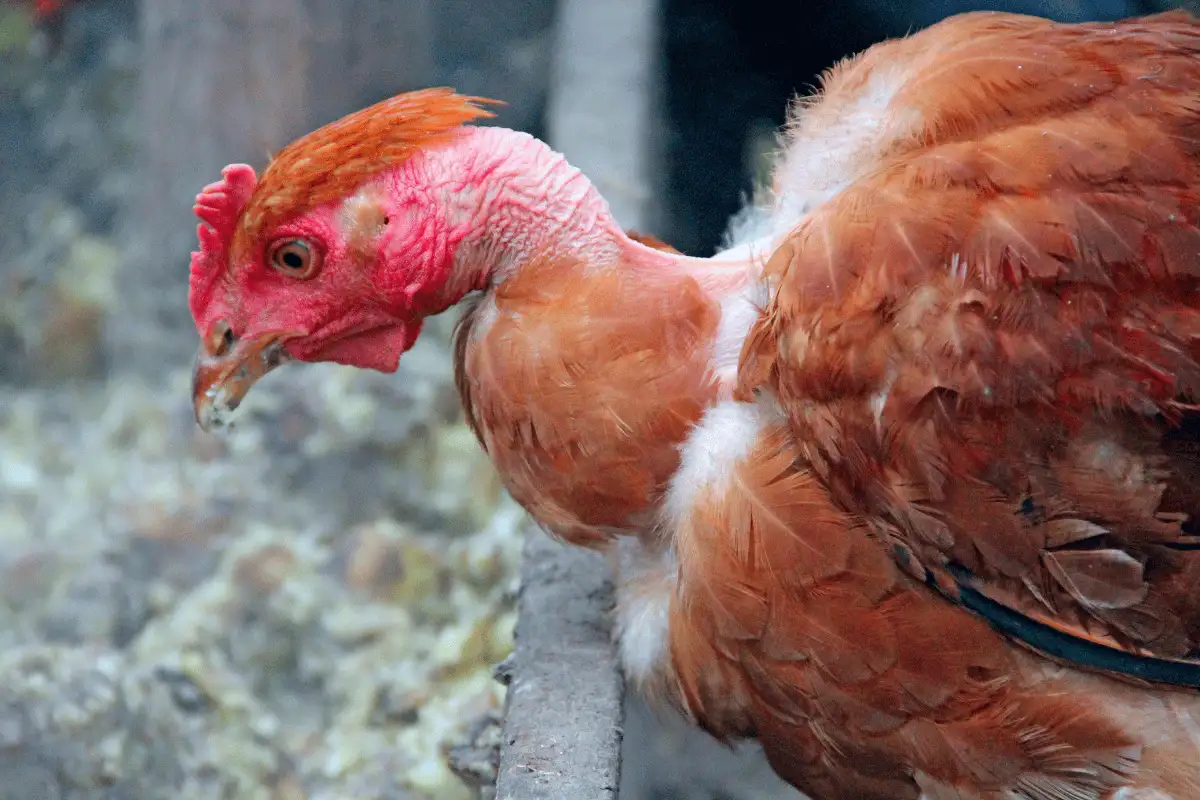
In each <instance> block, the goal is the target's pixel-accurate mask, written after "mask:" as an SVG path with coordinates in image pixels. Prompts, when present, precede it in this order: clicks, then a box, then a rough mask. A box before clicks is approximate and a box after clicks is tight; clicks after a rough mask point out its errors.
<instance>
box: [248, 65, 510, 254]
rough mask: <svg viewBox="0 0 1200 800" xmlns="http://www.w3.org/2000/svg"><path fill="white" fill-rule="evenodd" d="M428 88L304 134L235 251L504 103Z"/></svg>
mask: <svg viewBox="0 0 1200 800" xmlns="http://www.w3.org/2000/svg"><path fill="white" fill-rule="evenodd" d="M496 102H498V101H495V100H488V99H487V98H482V97H468V96H464V95H460V94H456V93H455V92H454V91H453V90H451V89H446V88H436V89H424V90H422V91H417V92H409V93H407V94H399V95H396V96H395V97H390V98H388V99H387V100H383V101H380V102H378V103H376V104H375V105H373V106H368V107H367V108H364V109H362V110H360V111H356V112H354V113H352V114H348V115H346V116H344V117H342V118H341V119H339V120H336V121H334V122H331V123H329V124H328V125H325V126H324V127H321V128H318V129H317V130H315V131H313V132H312V133H309V134H307V135H305V136H301V137H300V138H299V139H296V140H295V141H294V142H292V143H291V144H289V145H288V146H287V147H285V148H283V150H281V151H279V153H278V154H277V155H276V156H275V157H274V158H273V159H271V163H270V164H269V165H268V166H267V168H266V170H264V171H263V174H262V177H261V178H260V180H259V182H258V185H257V186H256V187H255V189H254V192H253V194H251V195H250V198H249V201H248V202H247V204H246V207H245V209H244V210H243V211H242V214H241V222H240V224H239V225H238V227H237V230H236V232H235V233H234V238H233V242H232V248H233V249H232V252H231V256H233V257H234V258H238V257H240V256H244V255H245V248H247V247H249V246H250V244H251V243H252V242H254V241H255V240H257V239H258V238H259V237H260V236H261V234H262V233H263V232H264V231H266V230H269V229H270V228H271V226H272V225H274V224H275V223H277V222H279V221H280V220H282V219H284V218H286V217H288V216H291V215H293V214H299V213H303V212H305V211H307V210H309V209H311V208H314V207H316V206H319V205H321V204H323V203H328V202H331V201H333V200H338V199H341V198H343V197H347V196H349V195H350V194H351V193H353V192H354V190H355V189H356V188H357V187H358V186H359V185H361V184H362V183H363V182H364V181H366V180H367V179H368V178H371V177H372V176H374V175H376V174H378V173H380V172H382V171H384V170H387V169H394V168H395V167H398V166H400V164H402V163H404V162H405V161H407V160H408V159H409V158H410V157H411V156H412V154H413V153H416V152H418V151H419V150H421V149H423V148H426V147H430V146H432V145H435V144H438V143H440V142H443V141H446V140H447V139H449V138H450V137H451V136H453V135H454V132H455V131H456V130H457V129H458V128H459V126H461V125H466V124H468V123H470V122H473V121H475V120H477V119H482V118H486V117H491V116H494V115H493V114H492V113H491V112H490V111H487V110H485V109H483V108H481V107H480V105H481V104H485V103H496Z"/></svg>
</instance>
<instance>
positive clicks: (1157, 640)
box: [672, 13, 1200, 800]
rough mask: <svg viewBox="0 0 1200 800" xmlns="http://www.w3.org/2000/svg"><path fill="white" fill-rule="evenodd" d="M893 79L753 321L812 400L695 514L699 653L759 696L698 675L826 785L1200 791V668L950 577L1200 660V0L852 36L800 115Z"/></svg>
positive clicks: (705, 698)
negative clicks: (1107, 663) (1175, 688)
mask: <svg viewBox="0 0 1200 800" xmlns="http://www.w3.org/2000/svg"><path fill="white" fill-rule="evenodd" d="M886 85H895V86H898V87H899V88H898V89H897V90H896V91H895V92H894V94H892V95H890V96H888V95H886V94H885V93H884V92H883V88H882V87H883V86H886ZM881 96H883V97H886V99H885V100H883V101H881V100H879V97H881ZM868 100H870V101H871V102H875V103H879V102H885V103H886V108H885V109H883V110H881V111H878V112H876V113H877V115H878V116H877V118H876V119H877V122H878V127H877V130H876V131H875V133H874V134H873V137H872V138H870V139H866V140H864V141H866V144H865V145H864V146H863V147H862V148H861V149H860V150H856V151H854V152H853V153H851V154H850V155H848V156H845V159H846V163H845V164H844V165H843V166H844V169H845V171H846V172H847V173H848V174H849V175H850V176H851V180H850V181H849V182H848V185H846V186H845V187H844V188H843V187H839V190H838V191H835V192H831V193H830V196H829V198H828V199H825V200H824V201H823V202H820V203H818V204H816V205H815V206H814V207H812V208H810V209H808V210H807V211H806V213H805V214H804V215H803V217H802V218H801V219H800V221H799V224H798V225H797V226H796V227H795V229H794V230H793V231H792V232H791V234H790V235H788V236H787V237H786V238H785V239H784V241H783V242H782V243H781V244H780V245H779V247H778V249H777V250H776V251H775V252H774V253H773V254H772V256H771V257H770V259H769V260H768V262H767V265H766V270H765V271H766V277H767V279H768V281H770V283H771V284H772V285H773V286H774V287H776V292H775V295H774V297H773V298H772V300H771V302H770V303H769V305H768V306H767V307H766V308H765V309H764V311H763V313H762V315H761V316H760V318H759V319H758V320H757V322H756V323H755V325H754V326H753V328H752V329H751V331H750V334H749V335H748V337H747V339H746V342H745V346H744V349H743V355H742V363H741V365H740V370H739V386H738V387H737V391H736V394H735V397H736V398H737V399H739V400H742V401H752V400H753V399H754V398H772V399H773V400H777V401H778V403H779V405H780V406H781V407H782V410H783V412H784V414H785V416H786V419H787V423H786V429H787V432H786V434H782V433H780V431H779V429H778V428H771V429H768V431H767V432H766V433H764V434H762V435H761V437H760V439H759V440H758V442H757V443H756V444H755V447H754V448H752V449H751V452H750V453H749V454H748V455H747V456H746V457H745V459H744V460H743V461H741V462H739V463H738V465H737V466H735V467H734V468H733V470H732V472H731V478H730V479H729V480H728V481H727V482H725V483H722V484H720V485H717V486H710V487H697V489H696V491H695V494H694V497H695V500H694V502H693V504H692V506H691V508H690V509H689V514H688V515H687V517H686V518H685V519H683V520H682V521H681V522H680V523H679V526H678V528H677V531H676V536H677V540H676V546H677V549H678V551H679V554H680V587H681V588H680V591H681V595H682V597H683V598H684V602H681V603H678V604H676V606H675V607H674V608H673V609H672V639H673V641H672V655H673V664H674V669H675V670H676V672H677V674H678V675H679V680H680V681H681V682H682V683H684V684H685V685H694V684H696V682H697V681H698V680H699V679H698V677H697V676H699V675H702V674H704V671H705V670H706V669H708V668H709V667H710V664H709V659H710V658H711V657H712V655H711V654H712V653H719V654H720V660H721V663H722V664H723V667H722V670H723V672H722V674H723V675H725V677H724V678H723V679H722V683H723V684H724V685H736V686H738V687H739V690H738V693H737V697H738V705H737V709H738V713H737V715H735V717H734V719H736V720H737V721H738V722H739V723H740V724H741V725H742V726H743V727H742V728H736V727H722V722H723V721H724V722H728V720H729V717H728V716H726V715H727V714H728V713H729V707H730V706H729V703H728V702H727V701H726V699H725V698H724V697H723V696H722V695H721V693H720V692H719V691H715V690H710V691H708V692H698V691H693V692H691V693H689V707H690V709H691V711H692V713H693V715H694V716H695V717H696V718H697V719H698V720H701V721H703V722H704V723H705V724H706V725H708V726H709V727H710V728H711V729H714V730H715V731H717V732H718V733H719V734H721V735H738V734H744V733H747V732H751V731H755V732H757V734H758V735H759V737H760V738H761V740H762V741H763V744H764V748H765V750H766V752H767V755H768V757H769V758H770V759H771V761H772V764H773V765H774V766H775V767H776V769H777V770H779V771H780V773H781V774H783V775H784V776H785V777H786V778H787V779H788V780H789V781H791V782H792V783H793V784H794V785H796V786H798V787H800V788H802V789H804V790H806V791H809V792H810V793H812V794H813V795H814V796H816V797H820V798H835V799H836V798H857V797H865V798H874V797H901V798H903V797H908V798H916V797H917V796H919V795H920V796H924V797H926V798H977V799H978V800H1002V798H1003V799H1005V800H1007V799H1008V798H1013V797H1021V798H1025V799H1026V800H1063V799H1064V798H1067V799H1069V800H1111V798H1112V796H1113V793H1114V792H1115V791H1116V790H1117V788H1119V787H1123V786H1131V787H1132V786H1136V787H1139V788H1151V787H1158V788H1162V789H1163V790H1164V791H1166V790H1168V789H1171V790H1173V791H1182V792H1183V793H1181V794H1177V795H1176V796H1177V797H1184V796H1192V794H1189V793H1188V791H1191V790H1197V791H1200V769H1197V767H1196V766H1195V763H1196V762H1195V758H1194V754H1195V752H1196V749H1197V747H1198V746H1200V741H1198V740H1197V739H1195V738H1191V739H1188V738H1187V737H1189V736H1192V737H1194V736H1195V734H1193V733H1187V734H1182V733H1180V731H1181V730H1183V729H1187V730H1188V731H1191V730H1193V729H1195V726H1196V725H1197V724H1198V723H1200V700H1197V698H1195V697H1194V696H1192V695H1190V694H1187V695H1185V694H1173V693H1172V690H1171V689H1170V688H1168V687H1153V688H1152V687H1148V686H1147V685H1146V684H1144V683H1141V682H1134V683H1131V684H1130V685H1128V686H1126V685H1123V684H1122V683H1120V682H1118V681H1115V680H1113V679H1112V678H1110V677H1102V676H1097V675H1094V674H1091V673H1090V672H1089V671H1090V670H1093V669H1096V668H1097V667H1096V665H1095V664H1092V663H1085V662H1083V661H1078V660H1072V659H1071V658H1066V659H1063V660H1062V661H1061V663H1062V664H1064V666H1065V668H1064V669H1057V668H1055V667H1052V666H1050V665H1049V664H1048V662H1047V661H1045V660H1040V659H1039V658H1038V657H1036V656H1033V655H1030V654H1027V653H1025V651H1023V650H1021V649H1019V648H1018V647H1016V646H1015V645H1014V644H1013V643H1011V642H1009V641H1007V640H1005V639H1003V638H1001V636H1000V635H999V634H998V633H997V632H996V631H994V630H993V629H991V628H990V627H989V626H988V625H987V624H986V623H984V622H983V621H982V620H981V619H980V618H978V617H975V616H973V615H971V614H968V613H967V612H966V611H964V610H962V609H960V608H957V607H955V606H954V605H953V604H952V603H948V602H946V600H945V598H943V597H942V596H940V595H939V594H937V593H935V592H934V591H933V590H931V589H930V588H929V587H928V586H926V585H925V582H924V579H925V578H926V577H929V578H930V579H936V580H938V581H940V582H941V583H940V585H942V586H943V587H944V588H945V591H946V592H947V593H948V594H949V595H950V596H951V597H954V596H956V595H955V592H956V590H955V588H954V583H953V581H952V580H949V578H948V576H947V572H946V568H947V566H948V565H955V566H957V567H965V568H966V569H968V570H969V571H970V572H971V573H972V574H973V579H974V580H975V581H976V585H977V586H978V587H979V589H978V591H979V592H981V593H982V594H983V595H985V596H987V597H990V598H992V599H993V600H995V601H996V602H998V603H1001V604H1003V605H1006V606H1008V607H1009V608H1011V609H1013V610H1015V611H1017V612H1019V613H1022V614H1025V615H1026V616H1029V617H1033V618H1035V619H1038V620H1041V621H1042V622H1044V623H1045V624H1047V625H1049V626H1050V627H1052V628H1054V629H1057V630H1059V631H1063V632H1065V633H1067V634H1069V635H1072V636H1076V637H1078V638H1079V639H1080V640H1086V641H1088V642H1091V643H1095V644H1100V645H1102V646H1105V647H1109V648H1113V649H1124V650H1126V651H1128V652H1132V653H1140V654H1151V655H1154V656H1159V657H1163V658H1191V659H1200V636H1198V633H1200V625H1198V621H1200V594H1198V593H1197V589H1198V588H1200V549H1195V547H1194V545H1195V544H1196V541H1195V540H1194V539H1193V537H1192V534H1193V532H1194V531H1195V530H1196V529H1195V528H1194V527H1193V526H1194V525H1196V524H1197V523H1196V522H1195V519H1196V515H1197V514H1198V513H1200V490H1198V489H1197V488H1196V487H1197V486H1198V485H1200V448H1197V447H1195V446H1194V439H1195V437H1196V436H1197V434H1200V414H1198V413H1197V412H1198V411H1200V407H1198V406H1200V339H1198V336H1197V335H1198V333H1200V23H1198V22H1197V21H1196V20H1195V19H1193V18H1192V17H1190V16H1189V15H1186V14H1167V15H1160V16H1157V17H1151V18H1145V19H1141V20H1134V21H1127V22H1123V23H1116V24H1111V23H1089V24H1086V25H1059V24H1055V23H1052V22H1048V21H1046V20H1038V19H1034V18H1029V17H1016V16H1012V15H1003V14H986V13H980V14H971V15H964V16H961V17H957V18H953V19H951V20H948V21H946V22H944V23H941V24H940V25H938V26H934V27H933V28H931V29H929V30H927V31H925V32H923V33H921V34H918V35H916V36H913V37H911V38H909V39H905V40H901V41H898V42H889V43H887V44H885V45H881V46H878V47H876V48H872V50H870V51H868V52H867V53H866V54H864V55H863V56H861V57H858V58H855V59H852V60H850V61H848V62H846V63H844V64H842V65H840V66H839V67H838V68H836V69H835V70H833V71H832V72H831V73H830V75H828V76H827V77H826V80H825V85H824V89H823V92H822V95H821V97H820V98H818V99H816V100H813V101H809V102H807V103H805V104H803V105H802V106H801V107H800V110H799V113H798V114H797V117H796V119H795V120H794V121H793V123H792V128H791V129H792V131H794V132H797V131H798V132H799V133H797V135H798V136H802V135H805V134H808V135H812V136H814V137H815V136H816V133H815V132H817V131H819V130H820V129H821V126H822V125H825V126H828V127H829V128H831V129H832V128H834V127H835V125H836V120H837V116H838V114H839V113H844V110H845V109H860V108H861V107H862V106H863V104H864V103H866V102H868ZM788 157H789V158H800V157H801V156H799V155H789V156H788ZM788 168H789V166H788V164H787V163H785V164H784V166H783V167H782V168H781V170H782V171H781V173H780V176H779V177H778V178H777V180H776V189H777V191H783V188H784V186H785V183H786V181H787V180H788V175H787V173H786V170H787V169H788ZM789 437H790V438H789ZM780 487H786V489H785V490H783V493H781V494H776V492H777V491H778V490H780ZM739 509H742V510H739ZM750 510H753V513H751V511H750ZM831 526H832V527H836V528H837V529H839V530H840V532H841V533H840V535H841V537H842V539H843V541H841V542H836V543H835V541H836V538H837V537H836V535H834V534H831V533H830V531H829V528H830V527H831ZM797 538H799V539H800V540H803V541H806V542H809V543H811V549H812V550H814V551H818V552H821V553H823V554H825V557H823V558H813V557H812V555H811V554H810V552H809V551H808V549H806V548H804V547H802V546H799V545H798V544H797V543H796V540H797ZM776 551H778V552H779V553H780V555H781V556H783V555H785V554H786V557H787V558H789V559H792V561H793V563H794V564H795V567H794V569H793V571H792V574H790V575H788V576H787V577H786V578H782V577H780V576H779V575H778V574H777V573H778V566H777V564H778V563H779V562H777V561H776V560H775V559H774V557H773V553H775V552H776ZM866 554H870V555H866ZM876 559H884V560H894V565H893V566H892V568H891V569H884V570H881V569H880V568H879V564H878V562H877V560H876ZM768 565H769V568H768ZM854 565H866V566H867V568H866V569H862V570H861V571H860V570H858V569H856V568H855V566H854ZM745 598H754V600H753V602H745ZM676 630H686V631H688V634H687V638H686V639H680V638H677V637H676V633H675V632H676ZM713 640H715V642H716V644H706V647H700V646H699V645H698V644H697V643H698V642H705V643H708V642H710V641H713ZM706 648H707V649H706ZM730 664H737V665H739V666H740V673H732V672H730V668H729V665H730ZM747 694H749V695H750V696H751V697H754V698H755V700H754V701H753V702H752V703H751V704H750V707H749V712H747V709H746V707H745V705H744V704H745V700H744V698H745V696H746V695H747ZM1156 704H1157V705H1156ZM1170 704H1174V705H1171V706H1170V707H1171V709H1172V710H1171V711H1166V710H1163V709H1164V708H1165V707H1166V706H1168V705H1170ZM747 713H748V716H747ZM1167 720H1170V722H1167ZM1164 725H1166V726H1168V727H1172V729H1173V730H1174V731H1175V733H1174V734H1171V735H1170V736H1164V735H1163V734H1162V733H1161V729H1162V727H1163V726H1164ZM1181 737H1182V739H1181ZM1170 753H1190V754H1191V755H1188V756H1185V757H1183V758H1182V759H1176V760H1173V759H1172V757H1171V756H1170V755H1169V754H1170ZM1179 787H1184V788H1182V789H1180V788H1179Z"/></svg>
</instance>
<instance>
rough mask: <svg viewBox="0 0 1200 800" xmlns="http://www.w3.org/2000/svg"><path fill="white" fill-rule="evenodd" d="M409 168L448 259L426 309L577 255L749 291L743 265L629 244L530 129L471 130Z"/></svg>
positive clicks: (596, 263)
mask: <svg viewBox="0 0 1200 800" xmlns="http://www.w3.org/2000/svg"><path fill="white" fill-rule="evenodd" d="M408 170H413V171H415V172H416V173H417V175H412V174H411V173H410V174H409V175H408V176H407V180H408V181H413V182H414V183H416V184H417V185H420V186H422V187H423V192H427V193H428V195H427V201H432V205H433V206H434V207H436V208H438V209H439V211H440V217H441V219H440V220H439V221H440V222H441V223H442V224H443V225H444V226H445V228H444V230H440V231H439V230H436V228H437V227H441V226H440V225H437V224H436V223H434V224H433V227H434V228H435V230H429V229H426V231H424V236H425V237H427V238H434V239H437V240H440V242H439V244H441V245H442V247H437V248H430V249H431V250H442V252H445V253H447V255H448V256H449V259H450V266H449V274H448V275H447V277H446V280H445V282H444V283H443V287H444V288H443V289H442V291H440V292H439V293H438V295H437V297H436V298H432V305H433V306H435V307H434V308H429V313H438V312H440V311H443V310H445V309H446V308H448V307H450V306H452V305H454V304H455V303H457V302H458V301H459V300H461V299H462V298H463V297H464V296H465V295H466V294H467V293H469V292H471V291H474V290H480V289H486V288H488V287H489V286H494V285H495V284H497V283H499V282H500V281H503V280H504V279H505V278H507V277H508V276H510V275H512V274H513V273H514V272H515V271H516V270H518V269H520V267H521V265H522V264H524V263H527V262H528V261H530V260H531V259H533V258H535V257H539V258H565V257H571V256H575V257H577V258H579V259H580V260H582V261H584V262H585V263H587V264H588V265H589V266H590V267H593V268H597V269H603V268H606V267H611V266H614V265H616V264H618V263H619V264H621V265H622V267H623V268H628V269H638V270H646V271H648V272H651V273H654V274H659V275H664V276H666V275H679V274H682V273H686V274H691V275H693V276H694V277H695V278H696V279H697V280H699V281H700V283H701V285H702V286H704V287H705V288H706V289H707V290H708V291H710V292H712V293H713V294H714V296H719V295H723V294H725V293H727V292H729V291H731V290H733V289H736V288H738V287H740V286H742V285H745V283H746V282H747V280H748V278H749V275H750V273H749V269H748V268H749V263H748V262H747V261H746V260H745V259H733V260H717V259H704V258H691V257H688V256H682V255H678V254H674V253H666V252H663V251H661V250H656V249H654V248H651V247H647V246H645V245H643V244H640V243H638V242H635V241H633V240H632V239H630V238H629V237H628V236H626V235H625V233H624V232H623V231H622V229H621V227H620V226H619V225H618V224H617V222H616V220H614V219H613V217H612V214H611V213H610V211H609V207H608V203H607V202H606V201H605V200H604V198H603V197H601V196H600V193H599V192H598V191H597V190H596V188H595V187H594V186H593V185H592V183H591V182H590V181H589V180H588V179H587V178H586V177H585V176H584V175H583V174H582V173H581V172H580V171H579V170H577V169H575V168H574V167H572V166H571V165H570V164H568V163H567V161H566V159H565V158H564V157H563V156H562V155H561V154H559V153H556V152H554V151H553V150H552V149H550V147H549V146H548V145H546V144H545V143H544V142H541V141H539V140H538V139H535V138H534V137H532V136H530V135H529V134H526V133H521V132H519V131H513V130H508V129H504V128H492V127H486V128H475V127H468V128H465V129H464V132H463V135H462V136H460V137H459V138H458V139H456V140H455V141H454V142H453V143H451V144H449V145H446V146H444V147H440V148H437V149H434V150H430V151H427V152H425V153H423V154H421V155H420V156H418V157H416V158H414V159H412V160H411V161H410V162H408V163H407V164H406V165H405V167H404V169H402V170H401V172H402V173H403V172H407V171H408ZM414 179H415V180H414ZM401 180H405V178H404V177H401ZM410 185H412V184H410ZM442 248H445V249H444V250H443V249H442ZM426 252H428V250H427V251H426Z"/></svg>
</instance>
